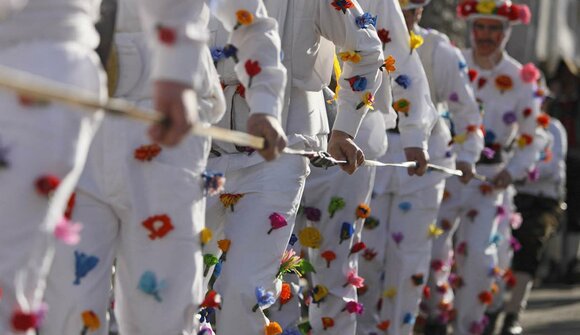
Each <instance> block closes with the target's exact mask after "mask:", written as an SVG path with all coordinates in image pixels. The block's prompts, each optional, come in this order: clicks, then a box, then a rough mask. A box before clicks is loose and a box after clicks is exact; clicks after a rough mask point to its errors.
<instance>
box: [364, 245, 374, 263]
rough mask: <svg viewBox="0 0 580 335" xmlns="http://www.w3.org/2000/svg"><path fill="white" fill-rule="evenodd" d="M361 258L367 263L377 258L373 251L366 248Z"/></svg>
mask: <svg viewBox="0 0 580 335" xmlns="http://www.w3.org/2000/svg"><path fill="white" fill-rule="evenodd" d="M362 257H363V258H364V259H365V260H367V261H369V262H370V261H372V260H373V259H374V258H375V257H377V252H376V251H375V250H374V249H369V248H366V249H365V251H363V255H362Z"/></svg>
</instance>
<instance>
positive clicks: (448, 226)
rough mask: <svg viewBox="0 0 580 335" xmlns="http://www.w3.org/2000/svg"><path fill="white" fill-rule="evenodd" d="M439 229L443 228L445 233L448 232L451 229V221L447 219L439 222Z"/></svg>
mask: <svg viewBox="0 0 580 335" xmlns="http://www.w3.org/2000/svg"><path fill="white" fill-rule="evenodd" d="M441 228H443V230H445V231H449V230H450V229H451V228H452V224H451V221H449V220H447V219H443V220H441Z"/></svg>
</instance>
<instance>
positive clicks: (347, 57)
mask: <svg viewBox="0 0 580 335" xmlns="http://www.w3.org/2000/svg"><path fill="white" fill-rule="evenodd" d="M338 57H340V60H341V61H343V62H353V63H354V64H358V63H360V61H361V59H362V57H361V55H360V54H359V52H358V51H356V50H355V51H345V52H340V53H339V54H338Z"/></svg>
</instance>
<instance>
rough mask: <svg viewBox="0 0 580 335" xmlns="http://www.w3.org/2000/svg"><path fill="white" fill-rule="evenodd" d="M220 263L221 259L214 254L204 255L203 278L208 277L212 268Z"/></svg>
mask: <svg viewBox="0 0 580 335" xmlns="http://www.w3.org/2000/svg"><path fill="white" fill-rule="evenodd" d="M218 262H219V259H218V258H217V257H216V256H214V255H212V254H205V255H203V264H204V267H203V276H204V277H205V276H207V274H208V272H209V269H210V268H211V267H212V266H214V265H216V264H217V263H218Z"/></svg>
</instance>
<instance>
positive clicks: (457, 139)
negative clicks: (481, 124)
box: [453, 134, 467, 144]
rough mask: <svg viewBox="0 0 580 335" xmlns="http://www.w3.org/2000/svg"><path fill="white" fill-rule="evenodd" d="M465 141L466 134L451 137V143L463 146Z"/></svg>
mask: <svg viewBox="0 0 580 335" xmlns="http://www.w3.org/2000/svg"><path fill="white" fill-rule="evenodd" d="M465 140H467V134H458V135H455V136H454V137H453V142H455V143H457V144H463V143H465Z"/></svg>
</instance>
